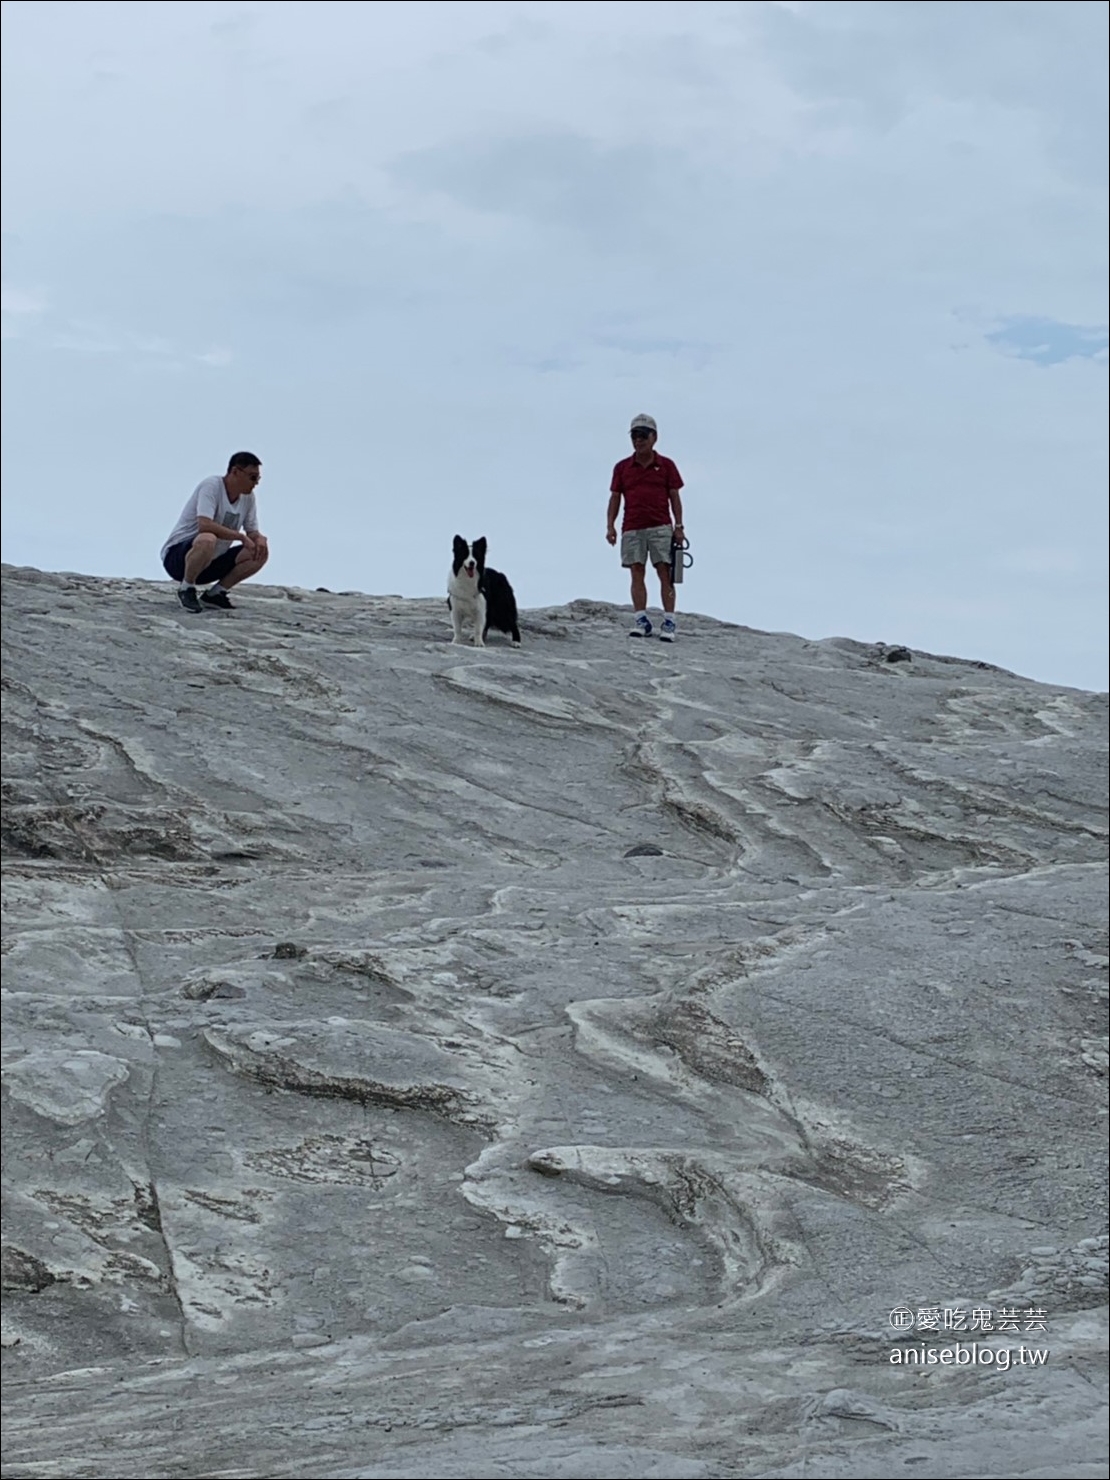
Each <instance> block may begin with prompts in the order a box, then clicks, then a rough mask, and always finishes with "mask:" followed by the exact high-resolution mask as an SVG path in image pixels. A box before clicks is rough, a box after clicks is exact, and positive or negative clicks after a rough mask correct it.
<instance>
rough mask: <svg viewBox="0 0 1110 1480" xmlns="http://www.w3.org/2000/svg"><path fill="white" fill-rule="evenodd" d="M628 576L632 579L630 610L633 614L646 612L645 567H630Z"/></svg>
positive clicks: (640, 565)
mask: <svg viewBox="0 0 1110 1480" xmlns="http://www.w3.org/2000/svg"><path fill="white" fill-rule="evenodd" d="M628 571H629V574H630V575H631V577H632V610H633V611H634V612H646V611H647V581H646V580H645V579H644V575H645V572H646V566H644V565H643V564H642V563H641V564H639V565H630V566H629V567H628Z"/></svg>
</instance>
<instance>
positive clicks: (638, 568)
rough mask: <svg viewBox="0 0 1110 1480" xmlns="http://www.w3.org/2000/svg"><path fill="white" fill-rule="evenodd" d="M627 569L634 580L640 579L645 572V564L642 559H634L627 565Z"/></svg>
mask: <svg viewBox="0 0 1110 1480" xmlns="http://www.w3.org/2000/svg"><path fill="white" fill-rule="evenodd" d="M628 571H629V574H630V575H631V576H632V579H633V580H634V581H642V580H643V578H644V576H645V575H646V574H647V565H646V564H645V563H644V562H643V561H642V560H635V561H633V562H632V564H631V565H630V566H629V567H628Z"/></svg>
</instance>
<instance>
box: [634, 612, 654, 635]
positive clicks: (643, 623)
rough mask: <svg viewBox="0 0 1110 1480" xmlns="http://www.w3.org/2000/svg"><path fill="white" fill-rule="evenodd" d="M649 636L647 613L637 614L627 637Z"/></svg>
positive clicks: (650, 632)
mask: <svg viewBox="0 0 1110 1480" xmlns="http://www.w3.org/2000/svg"><path fill="white" fill-rule="evenodd" d="M651 634H652V625H651V623H650V622H649V621H648V614H647V612H637V613H636V620H635V621H634V622H633V624H632V631H631V632H630V633H629V634H628V635H629V637H650V636H651Z"/></svg>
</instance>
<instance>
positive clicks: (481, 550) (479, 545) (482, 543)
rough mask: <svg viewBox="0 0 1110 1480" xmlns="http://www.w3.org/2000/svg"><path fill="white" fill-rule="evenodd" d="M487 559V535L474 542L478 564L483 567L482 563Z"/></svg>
mask: <svg viewBox="0 0 1110 1480" xmlns="http://www.w3.org/2000/svg"><path fill="white" fill-rule="evenodd" d="M485 558H486V537H485V535H483V536H482V538H481V539H480V540H475V541H474V559H475V560H476V561H477V562H478V564H479V565H481V564H482V562H483V561H484V560H485Z"/></svg>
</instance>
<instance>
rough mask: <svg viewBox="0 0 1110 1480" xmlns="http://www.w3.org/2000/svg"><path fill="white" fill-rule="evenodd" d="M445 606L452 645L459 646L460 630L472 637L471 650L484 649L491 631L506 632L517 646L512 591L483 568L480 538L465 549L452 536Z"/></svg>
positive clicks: (499, 577)
mask: <svg viewBox="0 0 1110 1480" xmlns="http://www.w3.org/2000/svg"><path fill="white" fill-rule="evenodd" d="M447 605H448V607H449V608H450V611H451V621H452V624H453V625H454V628H455V635H454V637H453V638H452V639H451V640H452V642H462V640H463V627H464V626H469V627H470V629H471V631H472V632H473V634H474V646H475V647H485V645H486V633H487V632H488V631H489V629H490V628H491V627H493V628H495V629H496V631H498V632H507V633H508V634H509V636H510V637H511V638H512V640H513V646H514V647H519V646H520V628H519V627H518V626H517V612H516V597H515V596H514V595H513V588H512V587H511V586H510V585H509V582H508V580H507V578H506V577H505V576H503V575H502V574H501V572H500V571H499V570H490V569H488V567H487V566H486V539H485V536H484V535H483V536H482V538H481V539H480V540H475V541H474V543H473V544H472V545H468V544H467V542H466V541H465V540H464V539H463V537H462V536H461V535H458V534H457V535H456V536H455V553H454V558H453V559H452V561H451V574H450V576H449V577H448V579H447Z"/></svg>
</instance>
